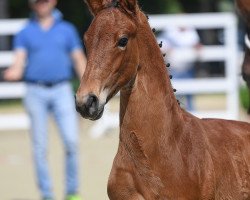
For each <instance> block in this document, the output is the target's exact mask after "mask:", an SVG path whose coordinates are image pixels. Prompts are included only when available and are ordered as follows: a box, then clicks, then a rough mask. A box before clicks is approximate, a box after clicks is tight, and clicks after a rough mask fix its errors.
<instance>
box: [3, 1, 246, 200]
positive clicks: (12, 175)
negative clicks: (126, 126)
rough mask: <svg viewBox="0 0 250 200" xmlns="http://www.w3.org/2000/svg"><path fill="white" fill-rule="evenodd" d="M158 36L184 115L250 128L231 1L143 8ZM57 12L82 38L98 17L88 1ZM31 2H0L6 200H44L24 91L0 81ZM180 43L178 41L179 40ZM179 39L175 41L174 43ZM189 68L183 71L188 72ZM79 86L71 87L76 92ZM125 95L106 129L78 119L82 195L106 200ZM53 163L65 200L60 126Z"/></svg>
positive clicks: (64, 4) (104, 122) (109, 112)
mask: <svg viewBox="0 0 250 200" xmlns="http://www.w3.org/2000/svg"><path fill="white" fill-rule="evenodd" d="M139 4H140V6H141V8H142V10H144V11H145V13H146V14H148V15H149V17H150V20H149V22H150V24H151V26H152V28H155V29H156V37H157V40H158V42H159V44H161V43H162V48H161V50H162V52H163V53H166V57H165V59H166V63H168V62H170V63H171V67H170V68H169V69H168V70H169V73H170V74H171V75H172V76H173V82H172V83H173V87H174V88H176V89H177V94H176V96H177V98H178V99H179V101H180V104H181V106H182V107H183V108H186V109H188V110H189V111H190V112H192V113H194V114H195V115H197V116H199V117H211V116H213V117H216V118H218V117H222V118H227V119H236V120H242V121H250V118H249V117H248V115H247V111H246V110H247V107H248V103H249V100H248V92H247V89H246V86H245V83H244V82H243V80H242V78H241V63H242V60H243V55H244V54H243V50H244V34H245V26H244V23H243V21H242V19H241V18H240V17H239V15H238V14H237V12H236V8H235V2H234V1H233V0H189V1H186V0H154V2H153V3H152V1H149V0H144V1H140V2H139ZM57 7H58V9H60V10H61V11H62V13H63V15H64V18H65V19H66V20H68V21H70V22H72V23H73V24H74V25H75V26H76V27H77V30H78V32H79V35H81V37H82V35H83V34H84V32H85V31H86V30H87V28H88V26H89V24H90V23H91V20H92V16H91V14H90V12H89V11H88V8H87V6H86V5H85V4H84V2H83V1H82V0H72V1H68V0H59V1H58V6H57ZM29 13H30V10H29V5H28V1H27V0H18V1H17V0H0V199H1V200H38V199H39V193H38V191H37V188H36V186H35V178H34V177H35V176H34V169H33V162H32V155H31V144H30V138H29V121H28V119H27V116H26V113H25V111H24V108H23V105H22V97H23V94H24V92H25V85H24V84H23V83H22V82H15V83H8V82H5V81H4V80H3V78H2V76H1V74H2V72H3V71H4V70H5V69H6V68H7V67H9V66H10V64H11V63H12V62H13V54H12V53H13V52H12V40H13V35H14V34H15V33H16V32H17V31H18V30H20V29H21V28H22V27H23V25H24V24H25V21H26V19H27V18H28V17H29ZM177 36H179V37H177ZM175 37H177V38H175ZM183 66H185V67H183ZM78 84H79V82H78V80H77V79H76V80H72V86H73V87H74V88H75V90H76V89H77V87H78ZM118 110H119V95H117V96H116V97H115V98H114V99H112V100H111V102H110V103H109V104H108V107H107V108H106V111H105V114H104V116H103V118H102V119H101V120H100V121H97V122H90V121H88V120H84V119H82V118H80V117H79V121H80V124H81V133H80V137H81V141H80V143H81V147H80V150H81V153H80V157H81V160H80V161H81V162H80V171H81V172H80V176H81V177H80V180H81V190H80V194H81V196H83V198H84V199H88V200H105V199H108V197H107V194H106V193H107V192H106V187H107V181H108V176H109V172H110V169H111V166H112V161H113V158H114V156H115V153H116V150H117V146H118V138H119V135H118V134H119V129H118ZM49 136H50V138H49V145H50V146H49V162H50V167H51V175H52V177H53V181H54V185H55V186H54V190H55V194H56V198H57V199H58V200H62V199H63V187H64V177H63V170H64V169H63V151H62V148H61V145H62V144H61V141H60V138H59V136H58V132H57V130H56V128H55V125H54V121H53V120H51V121H50V128H49Z"/></svg>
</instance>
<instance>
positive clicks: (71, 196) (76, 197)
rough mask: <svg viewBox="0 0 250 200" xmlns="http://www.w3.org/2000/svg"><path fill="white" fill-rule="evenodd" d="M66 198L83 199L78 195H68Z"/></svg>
mask: <svg viewBox="0 0 250 200" xmlns="http://www.w3.org/2000/svg"><path fill="white" fill-rule="evenodd" d="M65 200H81V197H80V196H78V195H67V196H66V199H65Z"/></svg>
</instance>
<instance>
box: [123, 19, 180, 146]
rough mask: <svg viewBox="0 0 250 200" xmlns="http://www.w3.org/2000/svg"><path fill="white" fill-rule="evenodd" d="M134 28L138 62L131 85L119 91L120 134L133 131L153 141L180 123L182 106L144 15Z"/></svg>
mask: <svg viewBox="0 0 250 200" xmlns="http://www.w3.org/2000/svg"><path fill="white" fill-rule="evenodd" d="M144 18H145V17H144V16H143V19H144ZM138 29H139V30H138V35H137V40H138V45H139V47H138V48H139V51H140V63H139V64H140V66H139V70H138V74H137V77H136V79H135V82H134V85H133V87H132V88H131V89H123V90H122V91H121V105H120V108H121V110H120V123H121V124H120V125H121V134H123V133H124V134H126V133H127V132H134V133H135V134H136V135H137V137H139V138H140V140H144V141H147V140H149V142H153V140H160V138H162V137H165V136H166V137H167V136H170V135H171V134H172V133H173V132H174V130H175V131H176V130H177V129H179V128H180V127H181V126H180V125H181V122H182V110H181V108H180V107H179V105H178V103H177V100H176V98H175V95H174V93H173V88H172V86H171V83H170V80H169V74H168V72H167V70H166V65H165V63H164V59H163V56H162V54H161V51H160V49H159V46H158V44H157V42H156V39H155V36H154V34H153V33H152V31H151V28H150V26H149V24H148V22H147V21H146V18H145V20H143V22H142V23H141V24H140V25H139V27H138ZM177 127H178V128H177ZM166 137H165V138H166Z"/></svg>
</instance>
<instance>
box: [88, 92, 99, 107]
mask: <svg viewBox="0 0 250 200" xmlns="http://www.w3.org/2000/svg"><path fill="white" fill-rule="evenodd" d="M97 105H98V98H97V96H95V95H90V96H89V98H88V99H87V102H86V107H87V108H91V107H93V108H94V107H97Z"/></svg>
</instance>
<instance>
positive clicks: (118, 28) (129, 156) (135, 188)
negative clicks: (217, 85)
mask: <svg viewBox="0 0 250 200" xmlns="http://www.w3.org/2000/svg"><path fill="white" fill-rule="evenodd" d="M87 4H88V6H89V9H90V10H91V11H92V13H93V15H94V16H95V18H94V20H93V22H92V24H91V25H90V27H89V29H88V31H87V32H86V34H85V37H84V40H85V44H86V49H87V59H88V61H87V68H86V72H85V74H84V76H83V78H82V80H81V84H80V87H79V89H78V91H77V94H76V108H77V110H78V112H79V113H80V114H81V115H82V116H83V117H84V118H88V119H91V120H97V119H99V118H100V117H101V116H102V113H103V110H104V106H105V104H106V103H107V102H108V101H109V100H110V98H112V97H113V96H114V95H115V94H116V93H117V92H118V91H120V139H119V147H118V152H117V154H116V156H115V158H114V162H113V167H112V170H111V173H110V177H109V181H108V195H109V198H110V199H111V200H156V199H157V200H243V199H250V124H248V123H244V122H237V121H228V120H222V119H199V118H197V117H195V116H193V115H191V114H189V113H188V112H186V111H185V110H183V109H182V108H181V107H180V106H179V105H178V102H177V100H176V98H175V95H174V93H173V88H172V86H171V83H170V80H169V75H168V73H167V71H166V68H165V64H164V60H163V56H162V55H161V51H160V49H159V45H158V44H157V41H156V39H155V36H154V34H153V33H152V31H151V28H150V26H149V23H148V21H147V17H146V16H145V15H144V14H143V13H142V12H141V11H140V9H139V6H138V4H137V2H136V0H87Z"/></svg>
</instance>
